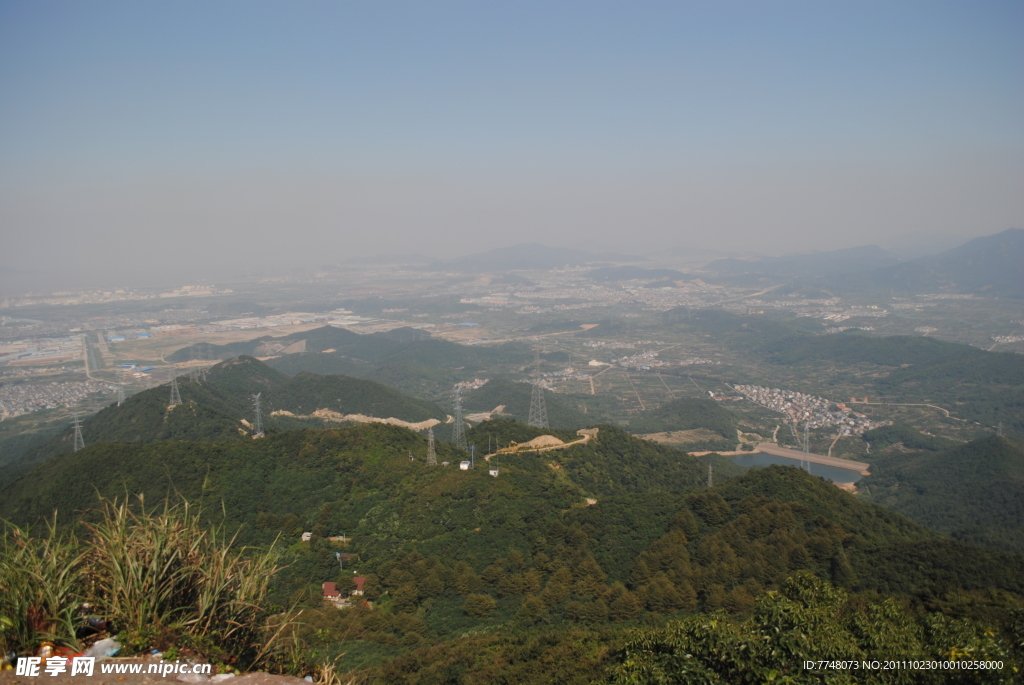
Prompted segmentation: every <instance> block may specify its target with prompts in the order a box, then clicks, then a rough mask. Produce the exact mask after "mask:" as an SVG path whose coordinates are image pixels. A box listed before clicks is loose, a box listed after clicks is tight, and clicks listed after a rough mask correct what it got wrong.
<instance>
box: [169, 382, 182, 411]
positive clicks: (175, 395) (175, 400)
mask: <svg viewBox="0 0 1024 685" xmlns="http://www.w3.org/2000/svg"><path fill="white" fill-rule="evenodd" d="M179 404H181V393H180V392H178V377H177V376H175V377H174V378H172V379H171V404H170V405H169V406H171V407H177V406H178V405H179Z"/></svg>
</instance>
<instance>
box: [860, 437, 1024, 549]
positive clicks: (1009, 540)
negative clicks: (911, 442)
mask: <svg viewBox="0 0 1024 685" xmlns="http://www.w3.org/2000/svg"><path fill="white" fill-rule="evenodd" d="M861 487H862V489H864V490H866V491H867V492H868V493H870V497H871V499H872V501H875V502H878V503H881V504H884V505H885V506H887V507H890V508H892V509H893V510H895V511H898V512H900V513H901V514H903V515H905V516H908V517H909V518H911V519H913V520H915V521H917V522H919V523H921V524H923V525H926V526H928V527H929V528H932V529H934V530H939V531H942V532H945V533H949V534H950V535H952V536H953V537H955V538H956V539H959V540H963V541H965V542H971V543H976V544H984V545H988V546H990V547H993V548H995V549H1003V550H1014V551H1017V552H1024V445H1022V444H1021V443H1020V442H1019V441H1015V440H1008V439H1006V438H1000V437H990V438H983V439H981V440H975V441H973V442H969V443H967V444H966V445H958V446H956V447H951V448H948V449H945V450H943V451H940V452H926V451H922V452H917V453H911V454H907V453H905V452H898V451H897V452H888V453H885V454H884V455H881V456H879V457H877V458H876V459H875V460H874V461H873V462H872V465H871V476H869V477H867V478H865V479H864V480H863V481H861Z"/></svg>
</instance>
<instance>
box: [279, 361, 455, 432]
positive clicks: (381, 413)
mask: <svg viewBox="0 0 1024 685" xmlns="http://www.w3.org/2000/svg"><path fill="white" fill-rule="evenodd" d="M267 406H268V407H270V408H271V409H285V410H287V411H290V412H293V413H295V414H311V413H313V412H314V411H316V410H317V409H329V410H331V411H334V412H338V413H339V414H363V415H366V416H375V417H378V418H389V417H394V418H397V419H401V420H403V421H411V422H419V421H426V420H427V419H437V420H439V421H444V420H445V418H447V414H445V412H444V411H443V410H442V409H441V408H440V407H438V406H437V405H436V404H434V403H433V402H428V401H427V400H418V399H415V398H412V397H407V396H405V395H403V394H402V393H400V392H398V391H397V390H392V389H391V388H388V387H386V386H384V385H381V384H380V383H375V382H373V381H367V380H361V379H358V378H350V377H348V376H319V375H317V374H313V373H307V372H305V371H303V372H301V373H298V374H296V375H295V376H294V377H292V378H290V379H288V380H287V381H286V382H285V383H283V384H281V385H279V386H278V387H276V388H274V389H273V390H272V391H270V392H269V393H268V394H267Z"/></svg>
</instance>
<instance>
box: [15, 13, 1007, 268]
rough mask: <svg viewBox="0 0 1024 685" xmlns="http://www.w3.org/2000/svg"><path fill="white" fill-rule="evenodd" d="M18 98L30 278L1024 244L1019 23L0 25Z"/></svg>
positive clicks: (221, 21) (325, 19) (315, 18)
mask: <svg viewBox="0 0 1024 685" xmlns="http://www.w3.org/2000/svg"><path fill="white" fill-rule="evenodd" d="M0 88H2V96H0V122H2V128H0V231H2V234H0V266H2V267H6V269H7V273H8V276H10V274H11V272H10V269H19V270H31V269H35V270H37V272H39V273H50V272H51V271H52V272H53V273H55V274H60V279H59V280H61V282H62V283H67V281H68V280H69V279H70V280H74V279H76V278H79V279H80V281H81V283H82V284H83V285H88V284H90V283H92V282H94V281H95V280H96V279H97V278H100V277H101V275H104V274H114V273H121V274H123V275H124V278H125V279H126V280H128V279H132V280H134V279H135V278H137V277H139V276H140V275H147V276H150V277H164V276H165V274H166V273H167V272H168V271H169V269H168V265H180V268H181V269H182V270H183V272H184V273H187V274H194V273H198V272H206V273H207V274H208V275H209V276H210V277H213V278H216V271H215V268H220V269H222V270H223V273H225V274H226V273H228V272H234V271H235V270H237V269H238V268H239V267H240V266H244V265H248V266H259V265H261V264H264V263H271V262H275V261H276V262H277V263H280V264H286V265H291V264H302V263H311V264H320V263H324V262H337V261H341V260H344V259H348V258H352V257H355V256H359V255H365V254H372V253H379V252H385V251H388V250H397V251H402V252H409V251H414V250H416V251H425V252H427V253H430V254H434V255H444V254H448V253H459V254H462V253H467V252H471V251H475V250H478V249H486V248H491V247H495V246H499V245H508V244H513V243H518V242H531V241H540V242H544V243H547V244H551V245H578V246H583V245H585V244H587V243H590V244H593V245H595V246H599V247H600V248H602V249H607V248H609V247H613V248H618V249H621V250H625V251H629V252H651V251H655V250H658V249H659V248H662V247H665V246H669V247H677V246H678V247H705V248H721V249H751V250H760V251H764V252H768V253H782V252H793V251H809V250H812V249H829V248H834V247H849V246H852V245H858V244H865V243H871V242H877V243H881V244H883V245H899V244H902V243H909V242H912V240H913V239H916V238H917V237H919V236H924V235H945V236H951V235H952V236H966V237H973V236H977V235H983V234H989V233H995V232H998V231H1001V230H1004V229H1006V228H1008V227H1011V226H1024V190H1022V189H1024V3H1021V2H1020V1H1019V0H1014V1H1012V2H956V3H947V2H936V1H933V0H930V1H928V2H892V1H891V0H889V1H887V2H879V3H870V2H863V1H858V2H847V3H837V2H820V1H816V2H737V3H732V2H707V3H683V2H667V3H656V2H618V3H604V2H590V1H588V2H575V3H571V2H552V1H550V0H548V1H545V2H522V1H520V0H517V1H516V2H507V3H498V2H475V3H474V2H426V1H419V2H373V3H371V2H361V3H340V2H331V3H326V2H324V3H320V2H269V3H264V2H253V1H245V2H209V1H206V2H187V1H176V2H124V3H122V2H81V1H78V2H45V1H40V2H27V1H24V2H10V1H7V0H0ZM7 280H8V281H9V280H10V279H7ZM104 280H105V279H104ZM112 280H113V281H115V282H116V281H117V278H113V279H112Z"/></svg>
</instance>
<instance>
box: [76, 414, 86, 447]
mask: <svg viewBox="0 0 1024 685" xmlns="http://www.w3.org/2000/svg"><path fill="white" fill-rule="evenodd" d="M81 449H85V440H84V439H83V438H82V422H81V421H79V420H78V414H75V449H74V451H75V452H77V451H78V450H81Z"/></svg>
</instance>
